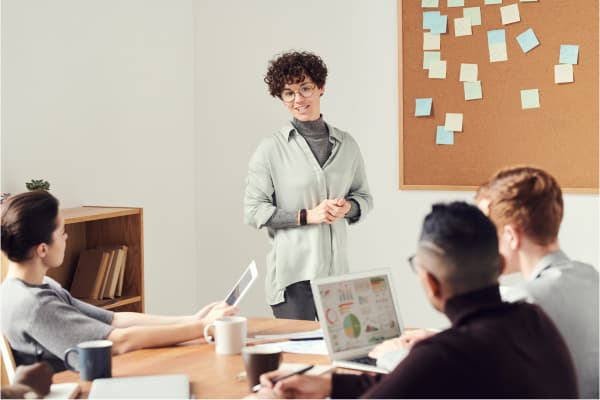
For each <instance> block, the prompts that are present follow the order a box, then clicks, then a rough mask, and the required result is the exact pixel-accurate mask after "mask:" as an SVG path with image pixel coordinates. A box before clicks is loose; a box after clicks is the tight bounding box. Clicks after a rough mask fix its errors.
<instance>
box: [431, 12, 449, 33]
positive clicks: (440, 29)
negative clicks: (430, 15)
mask: <svg viewBox="0 0 600 400" xmlns="http://www.w3.org/2000/svg"><path fill="white" fill-rule="evenodd" d="M447 31H448V16H447V15H440V16H438V17H437V18H436V20H435V22H434V23H433V26H432V27H431V33H446V32H447Z"/></svg>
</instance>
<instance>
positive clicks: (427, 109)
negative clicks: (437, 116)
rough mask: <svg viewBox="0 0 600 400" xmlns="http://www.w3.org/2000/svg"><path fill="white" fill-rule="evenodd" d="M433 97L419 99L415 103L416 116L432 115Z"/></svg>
mask: <svg viewBox="0 0 600 400" xmlns="http://www.w3.org/2000/svg"><path fill="white" fill-rule="evenodd" d="M432 103H433V99H430V98H429V99H427V98H425V99H417V101H416V105H415V117H428V116H430V115H431V104H432Z"/></svg>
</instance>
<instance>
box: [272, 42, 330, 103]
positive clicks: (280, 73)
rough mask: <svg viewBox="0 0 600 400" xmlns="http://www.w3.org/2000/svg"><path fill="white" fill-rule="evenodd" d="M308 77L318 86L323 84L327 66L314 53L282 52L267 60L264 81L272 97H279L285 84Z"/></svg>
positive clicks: (298, 81)
mask: <svg viewBox="0 0 600 400" xmlns="http://www.w3.org/2000/svg"><path fill="white" fill-rule="evenodd" d="M305 76H307V77H309V78H310V79H311V80H312V81H313V82H314V83H315V84H316V85H317V87H319V88H322V87H323V86H325V80H326V79H327V66H326V65H325V63H324V62H323V60H322V59H321V57H319V56H317V55H316V54H313V53H309V52H306V51H303V52H298V51H291V52H287V53H283V54H281V55H279V56H278V57H276V58H274V59H273V60H271V61H270V62H269V69H268V70H267V74H266V75H265V83H266V84H267V85H268V86H269V93H270V94H271V96H273V97H279V98H281V92H282V91H283V88H284V87H285V85H286V84H294V83H300V82H303V81H304V78H305Z"/></svg>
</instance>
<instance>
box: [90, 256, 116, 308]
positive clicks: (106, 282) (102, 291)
mask: <svg viewBox="0 0 600 400" xmlns="http://www.w3.org/2000/svg"><path fill="white" fill-rule="evenodd" d="M98 250H102V251H104V252H107V253H108V261H107V262H106V270H105V272H104V276H103V277H102V285H100V290H99V291H98V296H95V297H94V298H95V299H98V300H102V299H103V298H104V297H105V293H106V291H107V287H108V286H109V282H110V279H111V274H112V268H113V263H114V261H115V253H114V251H112V250H110V249H108V248H100V247H98Z"/></svg>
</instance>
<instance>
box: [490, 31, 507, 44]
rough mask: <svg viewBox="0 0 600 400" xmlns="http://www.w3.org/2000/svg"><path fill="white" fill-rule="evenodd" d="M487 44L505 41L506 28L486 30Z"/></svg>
mask: <svg viewBox="0 0 600 400" xmlns="http://www.w3.org/2000/svg"><path fill="white" fill-rule="evenodd" d="M487 35H488V46H489V45H490V44H499V43H506V30H504V29H496V30H493V31H488V33H487Z"/></svg>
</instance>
